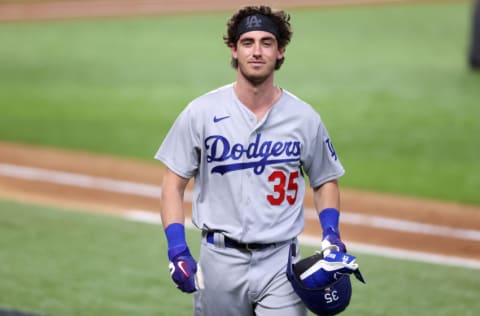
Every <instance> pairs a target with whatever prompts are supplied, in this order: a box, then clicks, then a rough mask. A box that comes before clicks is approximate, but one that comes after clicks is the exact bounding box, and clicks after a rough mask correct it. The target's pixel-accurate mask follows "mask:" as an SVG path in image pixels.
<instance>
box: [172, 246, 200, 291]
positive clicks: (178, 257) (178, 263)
mask: <svg viewBox="0 0 480 316" xmlns="http://www.w3.org/2000/svg"><path fill="white" fill-rule="evenodd" d="M168 258H169V259H170V264H169V265H168V267H169V269H170V276H171V278H172V280H173V282H175V284H176V285H177V287H178V288H179V289H180V290H181V291H183V292H186V293H193V292H195V291H196V290H198V289H199V287H198V285H197V284H196V282H195V281H196V279H195V273H197V263H196V262H195V259H193V257H192V255H191V254H190V250H189V249H188V247H185V246H180V247H174V248H172V249H169V250H168Z"/></svg>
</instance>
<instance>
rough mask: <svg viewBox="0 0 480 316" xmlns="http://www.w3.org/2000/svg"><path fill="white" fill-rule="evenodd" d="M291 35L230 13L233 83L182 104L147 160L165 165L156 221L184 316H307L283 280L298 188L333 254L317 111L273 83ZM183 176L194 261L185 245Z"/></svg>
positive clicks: (326, 162) (325, 137) (270, 14)
mask: <svg viewBox="0 0 480 316" xmlns="http://www.w3.org/2000/svg"><path fill="white" fill-rule="evenodd" d="M291 36H292V31H291V27H290V16H289V15H288V14H287V13H285V12H284V11H274V10H272V9H271V8H270V7H268V6H248V7H244V8H242V9H240V10H239V11H237V12H236V13H235V14H234V15H233V16H232V17H231V18H230V20H229V21H228V24H227V34H226V35H225V36H224V42H225V43H226V45H227V46H228V47H229V49H230V51H231V57H232V59H231V64H232V66H233V68H234V69H235V71H236V80H235V82H233V83H231V84H227V85H226V86H223V87H221V88H219V89H217V90H214V91H211V92H209V93H207V94H205V95H203V96H200V97H199V98H197V99H195V100H193V101H192V102H191V103H190V104H189V105H188V106H187V107H186V108H185V109H184V110H183V112H182V113H181V114H180V115H179V116H178V118H177V119H176V121H175V123H174V124H173V126H172V127H171V129H170V131H169V132H168V134H167V136H166V138H165V139H164V141H163V143H162V144H161V146H160V148H159V150H158V152H157V153H156V155H155V158H156V159H158V160H160V161H161V162H163V163H164V164H165V166H166V167H167V172H166V174H165V176H164V178H163V183H162V196H161V217H162V221H163V225H164V229H165V234H166V238H167V242H168V257H169V260H170V273H171V277H172V279H173V281H174V282H175V284H176V285H177V287H178V288H179V289H180V290H181V291H183V292H188V293H193V292H194V293H195V294H194V309H195V315H208V316H212V315H222V316H225V315H235V316H238V315H260V316H265V315H275V316H279V315H280V316H281V315H289V316H292V315H294V316H295V315H306V314H307V311H306V308H305V306H304V304H303V302H302V301H301V300H300V298H299V297H298V296H297V294H296V293H295V291H294V290H293V288H292V285H291V284H290V283H289V281H288V280H287V277H286V267H287V259H288V258H289V249H290V245H291V244H292V243H297V236H298V235H299V234H300V233H301V232H302V230H303V227H304V214H303V199H304V191H305V187H306V183H309V185H310V186H311V187H312V188H313V191H314V202H315V206H316V209H317V211H318V214H319V221H320V226H321V227H322V229H323V237H324V239H325V240H328V241H329V242H330V243H332V244H334V245H337V246H338V247H339V248H340V249H342V250H343V251H345V245H344V244H343V242H342V241H341V239H340V233H339V231H338V223H339V211H338V209H339V188H338V183H337V179H338V178H339V177H340V176H342V175H343V174H344V169H343V167H342V165H341V163H340V161H339V158H338V155H337V153H336V152H335V150H334V147H333V145H332V141H331V139H330V136H329V134H328V132H327V130H326V128H325V126H324V125H323V123H322V120H321V119H320V116H319V115H318V114H317V113H316V112H315V110H313V108H312V107H311V106H310V105H308V104H306V103H305V102H303V101H302V100H300V99H299V98H297V97H296V96H294V95H293V94H291V93H290V92H288V91H287V90H285V89H282V88H280V87H278V86H276V85H275V82H274V74H275V71H276V70H278V69H279V68H280V67H281V65H282V63H283V62H284V59H285V48H286V46H287V44H288V43H289V42H290V39H291ZM307 176H308V180H307ZM190 178H194V189H193V198H192V201H193V202H192V204H193V206H192V220H193V223H194V225H195V226H196V227H198V228H199V229H200V230H201V232H202V239H201V247H200V256H199V258H198V259H197V260H198V261H197V260H196V259H195V258H194V256H192V254H191V252H190V250H189V248H188V245H187V243H186V240H185V229H184V221H185V215H184V214H185V213H184V207H183V197H184V194H185V188H186V186H187V182H188V181H189V179H190ZM296 249H298V247H296ZM294 255H295V257H297V256H298V250H297V251H296V253H295V254H294ZM298 259H299V258H298Z"/></svg>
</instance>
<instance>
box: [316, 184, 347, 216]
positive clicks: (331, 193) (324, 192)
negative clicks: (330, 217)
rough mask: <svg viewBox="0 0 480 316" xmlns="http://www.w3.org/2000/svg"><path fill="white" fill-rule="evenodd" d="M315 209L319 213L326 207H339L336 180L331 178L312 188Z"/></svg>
mask: <svg viewBox="0 0 480 316" xmlns="http://www.w3.org/2000/svg"><path fill="white" fill-rule="evenodd" d="M313 198H314V202H315V209H316V210H317V213H320V212H321V211H322V210H324V209H326V208H335V209H337V210H338V209H340V189H339V187H338V181H337V180H332V181H329V182H326V183H324V184H323V185H321V186H320V187H318V188H315V189H314V194H313Z"/></svg>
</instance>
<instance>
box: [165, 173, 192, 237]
mask: <svg viewBox="0 0 480 316" xmlns="http://www.w3.org/2000/svg"><path fill="white" fill-rule="evenodd" d="M188 180H189V179H186V178H183V177H180V176H179V175H177V174H176V173H174V172H173V171H171V170H170V169H167V172H166V174H165V176H164V177H163V182H162V195H161V201H160V215H161V217H162V223H163V228H167V227H168V226H169V225H170V224H173V223H179V224H182V225H184V223H185V212H184V208H183V197H184V193H185V188H186V187H187V183H188Z"/></svg>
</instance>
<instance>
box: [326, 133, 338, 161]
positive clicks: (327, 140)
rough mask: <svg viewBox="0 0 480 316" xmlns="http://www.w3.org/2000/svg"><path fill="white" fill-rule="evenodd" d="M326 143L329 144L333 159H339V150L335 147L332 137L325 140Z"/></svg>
mask: <svg viewBox="0 0 480 316" xmlns="http://www.w3.org/2000/svg"><path fill="white" fill-rule="evenodd" d="M325 144H327V147H328V150H329V151H330V156H332V158H333V160H335V161H337V160H338V157H337V152H336V151H335V148H333V144H332V141H331V140H330V138H327V139H326V140H325Z"/></svg>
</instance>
